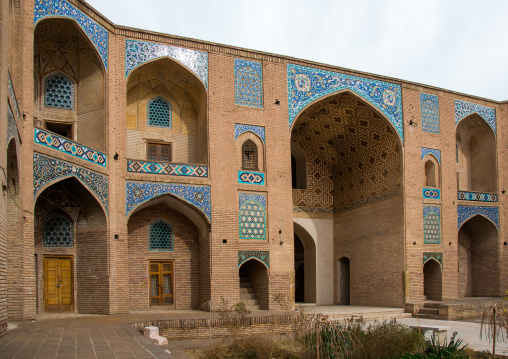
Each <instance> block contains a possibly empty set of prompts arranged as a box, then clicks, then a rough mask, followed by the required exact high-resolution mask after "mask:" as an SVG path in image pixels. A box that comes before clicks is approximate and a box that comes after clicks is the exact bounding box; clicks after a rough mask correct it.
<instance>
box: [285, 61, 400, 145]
mask: <svg viewBox="0 0 508 359" xmlns="http://www.w3.org/2000/svg"><path fill="white" fill-rule="evenodd" d="M287 75H288V96H289V99H288V102H289V128H291V125H292V124H293V121H294V120H295V119H296V116H298V114H299V113H300V111H302V110H303V109H304V108H305V107H306V106H307V105H309V104H310V103H312V102H314V101H315V100H317V99H319V98H321V97H324V96H326V95H328V94H331V93H335V92H338V91H341V90H345V89H348V90H351V91H353V92H354V93H356V94H357V95H359V96H360V97H362V98H363V99H364V100H366V101H367V102H369V103H370V104H372V105H373V106H374V107H375V108H377V109H378V110H379V111H381V112H382V113H383V114H384V115H385V116H386V117H387V118H388V120H389V121H390V122H391V123H392V125H393V126H394V127H395V130H396V132H397V133H398V134H399V136H400V139H401V141H402V143H404V131H403V126H402V96H401V88H400V86H399V85H396V84H391V83H388V82H382V81H377V80H371V79H365V78H362V77H356V76H349V75H344V74H339V73H336V72H330V71H324V70H319V69H314V68H310V67H304V66H298V65H292V64H288V65H287Z"/></svg>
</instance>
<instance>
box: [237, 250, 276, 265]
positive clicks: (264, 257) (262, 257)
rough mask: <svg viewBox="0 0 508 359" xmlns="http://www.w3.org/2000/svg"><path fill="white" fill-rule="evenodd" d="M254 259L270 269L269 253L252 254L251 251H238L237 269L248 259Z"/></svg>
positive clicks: (257, 252)
mask: <svg viewBox="0 0 508 359" xmlns="http://www.w3.org/2000/svg"><path fill="white" fill-rule="evenodd" d="M251 258H255V259H257V260H259V261H260V262H262V263H264V264H265V265H266V267H267V268H270V252H259V251H256V252H252V251H238V267H240V266H241V265H242V264H243V263H245V262H247V261H248V260H249V259H251Z"/></svg>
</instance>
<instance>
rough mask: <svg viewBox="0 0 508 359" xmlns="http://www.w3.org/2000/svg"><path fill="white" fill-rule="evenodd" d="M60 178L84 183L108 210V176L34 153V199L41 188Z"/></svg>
mask: <svg viewBox="0 0 508 359" xmlns="http://www.w3.org/2000/svg"><path fill="white" fill-rule="evenodd" d="M62 177H76V178H77V179H78V180H80V181H81V182H82V183H84V184H85V185H86V186H87V187H88V188H89V189H90V190H91V191H92V192H93V193H95V195H96V196H97V198H98V199H99V200H100V202H101V203H102V205H103V206H104V208H105V209H106V211H107V210H108V176H106V175H103V174H101V173H97V172H94V171H91V170H89V169H86V168H83V167H80V166H77V165H75V164H73V163H69V162H65V161H62V160H58V159H56V158H53V157H49V156H46V155H42V154H40V153H34V198H35V197H36V196H37V193H38V192H39V191H40V189H41V188H42V187H44V186H45V185H46V184H48V183H50V182H53V181H55V180H56V179H59V178H62Z"/></svg>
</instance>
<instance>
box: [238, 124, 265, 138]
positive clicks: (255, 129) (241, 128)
mask: <svg viewBox="0 0 508 359" xmlns="http://www.w3.org/2000/svg"><path fill="white" fill-rule="evenodd" d="M248 131H250V132H252V133H255V134H256V135H258V136H259V137H261V140H263V143H265V128H264V127H263V126H253V125H243V124H241V123H235V140H236V139H237V138H238V136H240V135H241V134H242V133H244V132H248Z"/></svg>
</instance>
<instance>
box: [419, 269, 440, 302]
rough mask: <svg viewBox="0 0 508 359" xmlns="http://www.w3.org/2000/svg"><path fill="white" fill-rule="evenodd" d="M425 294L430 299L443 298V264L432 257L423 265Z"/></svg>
mask: <svg viewBox="0 0 508 359" xmlns="http://www.w3.org/2000/svg"><path fill="white" fill-rule="evenodd" d="M423 295H424V296H425V298H426V299H429V300H442V298H443V276H442V273H441V265H440V264H439V263H438V262H437V261H435V260H433V259H430V260H428V261H427V262H425V264H424V266H423Z"/></svg>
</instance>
